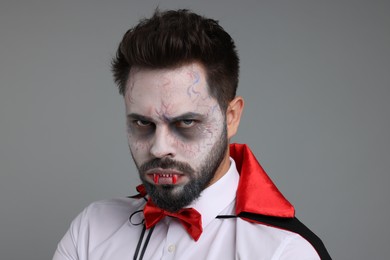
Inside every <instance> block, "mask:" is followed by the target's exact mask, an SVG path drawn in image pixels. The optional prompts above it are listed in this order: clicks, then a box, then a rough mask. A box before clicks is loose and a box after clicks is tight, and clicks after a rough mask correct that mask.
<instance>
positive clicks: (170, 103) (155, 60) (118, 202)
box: [54, 10, 330, 260]
mask: <svg viewBox="0 0 390 260" xmlns="http://www.w3.org/2000/svg"><path fill="white" fill-rule="evenodd" d="M112 70H113V74H114V79H115V82H116V83H117V84H118V86H119V91H120V93H121V94H122V95H123V96H124V101H125V105H126V116H127V127H128V133H127V134H128V143H129V148H130V151H131V154H132V157H133V159H134V162H135V164H136V166H137V168H138V171H139V176H140V178H141V180H142V185H140V186H138V188H137V189H138V192H139V195H136V196H133V197H130V198H123V199H113V200H106V201H101V202H95V203H93V204H91V205H90V206H89V207H87V208H86V209H85V210H84V211H83V212H82V213H81V214H80V215H79V216H78V217H77V218H76V219H75V220H74V221H73V222H72V224H71V227H70V229H69V231H68V232H67V233H66V234H65V236H64V238H63V239H62V240H61V242H60V243H59V245H58V248H57V251H56V253H55V255H54V259H55V260H59V259H80V260H81V259H89V260H92V259H131V258H132V259H197V260H199V259H319V258H320V256H321V258H322V259H330V257H329V255H328V254H327V252H326V249H325V248H324V247H323V245H322V243H321V241H320V240H319V239H318V238H317V237H316V236H315V235H314V234H313V233H311V232H310V231H309V230H308V229H307V228H305V227H304V226H303V225H302V224H301V223H300V222H299V221H298V220H297V219H295V218H294V208H293V206H292V205H291V204H290V203H289V202H288V201H287V200H286V199H285V198H284V197H283V195H282V194H281V193H280V192H279V191H278V190H277V188H276V187H275V186H274V184H273V183H272V181H271V180H270V179H269V178H268V176H267V175H266V174H265V172H264V171H263V170H262V168H261V166H260V165H259V164H258V163H257V161H256V159H255V157H254V156H253V155H252V153H251V152H250V150H249V148H248V147H247V146H245V145H238V144H231V145H229V140H230V138H232V137H233V136H234V135H235V134H236V132H237V129H238V126H239V122H240V117H241V113H242V111H243V107H244V101H243V99H242V98H241V97H238V96H236V89H237V85H238V74H239V73H238V71H239V59H238V56H237V52H236V48H235V45H234V42H233V40H232V39H231V37H230V36H229V34H228V33H226V32H225V31H224V30H223V28H222V27H220V26H219V25H218V23H217V22H216V21H214V20H211V19H207V18H204V17H201V16H199V15H197V14H194V13H191V12H189V11H187V10H178V11H167V12H162V13H160V12H159V11H156V12H155V14H154V15H153V17H152V18H150V19H145V20H142V21H141V22H140V23H139V24H138V25H137V26H136V27H134V28H132V29H130V30H129V31H128V32H127V33H126V34H125V35H124V37H123V40H122V42H121V43H120V45H119V48H118V51H117V56H116V57H115V59H114V60H113V63H112ZM289 230H292V231H293V232H292V231H289Z"/></svg>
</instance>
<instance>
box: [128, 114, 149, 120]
mask: <svg viewBox="0 0 390 260" xmlns="http://www.w3.org/2000/svg"><path fill="white" fill-rule="evenodd" d="M127 120H141V121H148V122H152V121H153V119H152V118H151V117H148V116H143V115H140V114H136V113H131V114H128V115H127Z"/></svg>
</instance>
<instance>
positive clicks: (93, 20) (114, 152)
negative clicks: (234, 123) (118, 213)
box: [0, 0, 390, 260]
mask: <svg viewBox="0 0 390 260" xmlns="http://www.w3.org/2000/svg"><path fill="white" fill-rule="evenodd" d="M157 5H159V6H160V8H161V9H167V8H174V9H176V8H191V9H192V10H194V11H196V12H199V13H201V14H204V15H206V16H210V17H213V18H215V19H218V20H220V23H221V25H222V26H223V27H224V28H225V29H226V30H227V31H228V32H229V33H230V34H231V35H232V37H233V38H234V39H235V40H236V43H237V46H238V49H239V52H240V56H241V68H242V69H241V71H242V73H241V81H240V87H239V94H240V95H242V96H244V98H245V99H246V110H245V114H244V118H243V120H242V124H241V127H240V130H239V134H238V136H237V137H236V138H235V139H234V141H236V142H241V143H249V144H250V146H251V147H252V149H253V151H254V153H255V154H256V155H257V156H258V159H259V160H260V162H261V163H262V165H263V167H264V168H265V170H266V171H267V172H268V174H269V175H270V176H271V177H272V179H273V180H274V181H275V183H276V184H277V185H278V187H279V188H280V190H281V191H282V192H283V193H284V194H285V195H286V197H287V198H288V199H289V200H290V201H291V202H292V203H293V204H294V205H295V207H296V210H297V216H298V217H299V218H300V219H301V220H302V221H303V222H304V223H305V224H306V225H308V226H309V227H311V229H312V230H313V231H315V232H316V233H317V234H318V235H319V236H320V237H321V238H322V239H323V241H324V242H325V244H326V245H327V247H328V249H329V251H330V253H331V255H332V256H333V257H334V259H386V258H387V252H388V244H389V238H388V237H389V235H388V234H389V231H390V228H389V226H388V220H389V218H390V212H389V202H388V199H389V197H390V196H389V195H390V194H389V193H390V192H389V188H388V185H389V184H390V177H389V170H388V165H389V160H390V152H389V147H390V138H389V132H390V123H389V112H390V102H389V97H390V90H389V88H390V84H389V83H390V15H389V11H390V2H389V1H378V0H376V1H352V0H351V1H346V0H338V1H336V0H335V1H312V0H307V1H303V0H299V1H255V0H252V1H188V0H186V1H180V0H172V1H142V2H141V1H110V2H109V1H74V0H73V1H4V0H3V1H1V2H0V39H1V40H0V206H1V208H0V209H1V213H0V239H1V240H0V254H1V256H0V258H1V259H7V260H8V259H37V260H38V259H51V257H52V254H53V252H54V250H55V247H56V244H57V242H58V241H59V240H60V238H61V237H62V235H63V234H64V233H65V231H66V229H67V228H68V225H69V223H70V221H71V220H72V219H73V218H74V217H75V216H76V215H77V214H78V213H79V212H80V211H81V210H82V209H83V208H84V207H85V206H87V205H88V204H89V203H91V202H93V201H96V200H100V199H105V198H112V197H120V196H126V195H129V194H134V190H133V188H134V187H135V186H136V184H137V183H138V177H137V173H136V171H135V170H134V166H133V164H132V162H131V157H130V155H129V152H128V148H127V143H126V134H125V117H124V106H123V104H122V99H121V97H120V96H119V94H118V93H117V90H116V89H115V86H114V84H113V82H112V77H111V74H110V71H109V64H110V59H111V57H112V56H113V55H114V53H115V50H116V48H117V45H118V43H119V41H120V39H121V37H122V35H123V33H124V32H125V31H126V30H127V29H128V28H129V27H130V26H132V25H134V24H135V23H136V22H137V21H138V20H139V19H140V18H142V17H145V16H146V17H148V16H150V15H151V14H152V12H153V10H154V8H155V7H156V6H157Z"/></svg>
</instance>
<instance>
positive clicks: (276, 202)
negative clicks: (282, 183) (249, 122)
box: [230, 144, 295, 218]
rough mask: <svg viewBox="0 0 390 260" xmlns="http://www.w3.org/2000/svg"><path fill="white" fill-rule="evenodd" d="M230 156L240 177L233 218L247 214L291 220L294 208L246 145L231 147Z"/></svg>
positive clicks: (232, 145) (233, 145)
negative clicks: (240, 214) (235, 215)
mask: <svg viewBox="0 0 390 260" xmlns="http://www.w3.org/2000/svg"><path fill="white" fill-rule="evenodd" d="M230 156H231V157H232V158H233V159H234V161H235V162H236V166H237V170H238V172H239V173H240V181H239V184H238V189H237V201H236V214H237V215H238V214H239V213H241V212H250V213H256V214H261V215H266V216H273V217H284V218H292V217H294V215H295V210H294V206H293V205H292V204H291V203H290V202H289V201H288V200H287V199H286V198H285V197H284V196H283V194H282V193H281V192H280V191H279V190H278V188H277V187H276V186H275V184H274V183H273V182H272V180H271V179H270V178H269V177H268V175H267V174H266V173H265V171H264V170H263V168H262V167H261V165H260V164H259V162H258V161H257V160H256V157H255V156H254V155H253V153H252V152H251V150H250V149H249V147H248V146H247V145H245V144H231V145H230Z"/></svg>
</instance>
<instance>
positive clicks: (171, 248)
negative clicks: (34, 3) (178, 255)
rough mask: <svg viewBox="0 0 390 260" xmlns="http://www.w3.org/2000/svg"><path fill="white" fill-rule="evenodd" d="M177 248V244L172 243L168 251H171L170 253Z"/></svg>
mask: <svg viewBox="0 0 390 260" xmlns="http://www.w3.org/2000/svg"><path fill="white" fill-rule="evenodd" d="M175 249H176V247H175V245H170V246H168V252H169V253H173V252H175Z"/></svg>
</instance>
